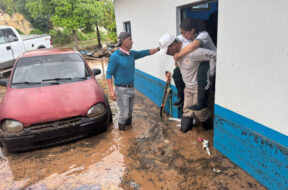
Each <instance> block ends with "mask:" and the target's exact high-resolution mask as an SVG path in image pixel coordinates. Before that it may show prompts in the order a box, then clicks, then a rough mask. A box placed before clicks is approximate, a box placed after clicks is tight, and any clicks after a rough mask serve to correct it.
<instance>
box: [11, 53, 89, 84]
mask: <svg viewBox="0 0 288 190" xmlns="http://www.w3.org/2000/svg"><path fill="white" fill-rule="evenodd" d="M88 76H90V75H89V72H88V70H87V68H86V66H85V63H84V62H83V60H82V59H81V57H80V56H79V55H78V54H60V55H59V54H58V55H45V56H35V57H24V58H20V59H19V61H18V62H17V64H16V68H15V71H14V74H13V78H12V84H26V85H31V84H39V83H40V84H41V83H45V82H51V81H57V82H59V81H64V82H65V81H71V80H74V79H77V80H78V79H86V77H88Z"/></svg>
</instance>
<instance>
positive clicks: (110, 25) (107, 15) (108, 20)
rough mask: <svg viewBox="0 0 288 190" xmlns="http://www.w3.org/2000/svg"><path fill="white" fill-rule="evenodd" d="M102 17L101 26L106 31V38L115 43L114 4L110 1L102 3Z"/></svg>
mask: <svg viewBox="0 0 288 190" xmlns="http://www.w3.org/2000/svg"><path fill="white" fill-rule="evenodd" d="M104 9H105V11H104V16H103V17H102V21H101V26H103V27H104V28H105V29H107V30H108V37H109V38H110V39H111V40H112V41H113V42H116V40H117V35H116V22H115V12H114V4H113V2H112V1H111V0H106V1H104Z"/></svg>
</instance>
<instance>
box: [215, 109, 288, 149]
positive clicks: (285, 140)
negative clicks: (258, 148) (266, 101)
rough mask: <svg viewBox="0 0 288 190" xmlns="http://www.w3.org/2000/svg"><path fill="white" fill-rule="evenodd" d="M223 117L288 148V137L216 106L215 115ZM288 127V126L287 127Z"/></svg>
mask: <svg viewBox="0 0 288 190" xmlns="http://www.w3.org/2000/svg"><path fill="white" fill-rule="evenodd" d="M216 113H217V115H221V116H222V117H224V119H227V120H229V121H231V122H232V123H237V124H238V125H240V126H249V128H250V129H251V130H253V131H255V132H257V133H259V134H261V135H263V136H265V137H266V138H268V139H271V140H272V141H275V142H277V143H279V144H281V145H283V146H285V147H288V136H286V135H284V134H281V133H279V132H277V131H275V130H273V129H270V128H268V127H265V126H264V125H262V124H260V123H257V122H255V121H253V120H251V119H248V118H246V117H244V116H241V115H239V114H237V113H235V112H233V111H230V110H228V109H226V108H224V107H221V106H219V105H217V104H215V114H216ZM287 127H288V126H287Z"/></svg>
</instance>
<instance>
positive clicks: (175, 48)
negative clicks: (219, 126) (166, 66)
mask: <svg viewBox="0 0 288 190" xmlns="http://www.w3.org/2000/svg"><path fill="white" fill-rule="evenodd" d="M188 44H189V43H185V42H181V41H180V40H178V39H177V38H176V37H175V36H174V35H172V34H165V35H163V36H162V37H161V39H160V40H159V45H160V49H161V52H160V53H162V54H167V55H171V56H173V55H175V54H176V53H178V52H180V50H181V49H182V48H184V47H185V46H187V45H188ZM202 61H209V65H210V68H209V71H208V75H209V77H212V76H214V74H215V68H216V53H215V52H214V51H211V50H208V49H203V48H198V49H196V50H195V51H193V52H191V53H189V54H187V55H186V56H184V57H183V58H182V59H181V60H180V61H178V66H179V68H180V70H181V73H182V77H183V81H184V83H185V86H186V87H185V90H184V106H183V115H182V119H181V130H182V131H183V132H187V131H188V130H190V129H192V125H193V118H194V119H198V120H200V121H201V123H202V126H203V127H204V128H210V127H211V125H212V120H211V116H210V113H209V112H208V109H207V108H204V109H201V110H199V111H193V110H189V109H188V107H189V106H192V105H194V104H195V103H196V102H197V99H198V97H197V94H198V93H197V92H198V84H197V72H198V68H199V65H200V64H201V62H202ZM207 85H209V84H207Z"/></svg>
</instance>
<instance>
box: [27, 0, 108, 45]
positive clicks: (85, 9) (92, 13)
mask: <svg viewBox="0 0 288 190" xmlns="http://www.w3.org/2000/svg"><path fill="white" fill-rule="evenodd" d="M103 2H104V1H95V0H61V1H59V0H29V1H26V7H27V8H28V10H29V12H30V13H31V16H32V17H33V18H36V17H37V16H39V15H47V14H48V15H51V18H50V20H51V22H52V23H53V25H54V26H57V27H60V28H66V29H67V30H69V31H71V32H72V33H73V36H74V41H75V46H76V48H78V41H77V35H76V32H77V30H82V31H84V32H91V31H93V30H94V29H93V28H94V27H93V26H95V25H96V26H98V23H100V22H101V19H102V17H103V12H104V9H103ZM98 33H99V31H98ZM99 35H100V34H99ZM99 35H98V36H99ZM98 38H99V39H100V37H98ZM98 45H101V42H100V41H99V44H98Z"/></svg>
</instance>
